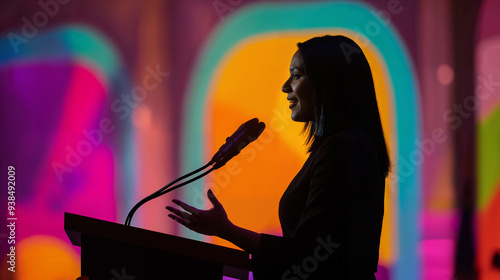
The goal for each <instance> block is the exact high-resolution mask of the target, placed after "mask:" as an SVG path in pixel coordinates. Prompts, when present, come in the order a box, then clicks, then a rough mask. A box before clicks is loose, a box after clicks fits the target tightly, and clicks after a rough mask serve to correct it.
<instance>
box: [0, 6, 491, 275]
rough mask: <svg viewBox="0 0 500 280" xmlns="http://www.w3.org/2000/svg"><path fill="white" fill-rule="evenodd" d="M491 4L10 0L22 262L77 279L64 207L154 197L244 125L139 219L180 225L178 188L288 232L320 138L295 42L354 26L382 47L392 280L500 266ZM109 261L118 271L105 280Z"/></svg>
mask: <svg viewBox="0 0 500 280" xmlns="http://www.w3.org/2000/svg"><path fill="white" fill-rule="evenodd" d="M498 12H500V2H499V1H496V0H483V1H466V0H457V1H452V0H440V1H433V0H421V1H410V0H371V1H251V0H213V1H212V0H184V1H160V0H146V1H132V0H127V1H123V0H122V1H118V0H113V1H77V0H73V1H71V0H40V1H16V2H13V1H10V2H9V1H6V2H2V3H0V106H1V107H0V116H1V118H0V125H1V131H2V135H3V137H2V139H1V141H2V145H1V148H0V152H1V154H0V162H1V165H0V168H3V169H4V172H5V173H4V174H5V175H4V176H5V177H4V178H5V179H4V188H3V190H2V189H0V198H1V200H0V209H2V210H1V211H0V213H1V214H0V219H1V220H2V221H4V223H5V224H7V217H9V213H8V211H7V209H8V207H7V202H8V195H9V194H8V190H7V180H8V167H9V166H13V167H14V168H15V174H16V175H15V176H16V192H15V202H16V208H15V217H16V218H17V221H16V239H15V240H16V244H15V245H16V272H15V273H12V272H10V271H8V270H7V268H8V266H9V265H8V263H7V260H8V257H7V254H8V253H9V250H8V247H9V245H8V236H9V234H10V232H9V231H8V228H6V227H3V228H0V259H1V260H2V261H1V263H0V279H33V278H37V279H76V278H77V277H78V276H79V269H80V255H79V254H80V250H79V248H78V247H75V246H72V245H71V244H70V242H69V239H68V238H67V236H66V234H65V232H64V229H63V224H64V221H63V216H64V212H72V213H76V214H80V215H85V216H89V217H94V218H98V219H102V220H107V221H112V222H118V223H123V222H124V220H125V216H126V215H127V213H128V210H129V209H130V208H131V207H132V206H133V205H134V204H135V203H136V202H137V201H138V200H140V199H141V198H142V197H145V196H146V195H149V194H150V193H152V192H154V191H155V190H156V189H157V188H159V187H161V186H163V185H165V184H166V183H168V182H170V181H171V180H173V179H174V178H176V177H178V176H180V175H181V174H184V173H186V172H188V171H191V170H194V169H196V168H198V167H200V166H201V165H203V164H204V163H206V162H207V161H208V160H209V159H210V158H211V156H212V155H213V154H214V152H215V151H216V150H217V149H218V147H219V146H220V145H221V144H222V143H223V142H224V141H225V138H226V137H227V136H229V135H230V134H231V133H232V132H233V131H234V130H235V129H236V128H237V127H238V126H239V125H240V124H241V123H243V122H245V121H247V120H249V119H251V118H254V117H258V118H259V119H260V120H261V121H264V122H265V123H266V125H267V128H266V130H265V131H264V133H263V134H262V135H261V137H260V138H259V139H258V140H256V141H255V142H254V143H252V144H250V145H249V146H248V147H247V148H246V149H245V150H243V151H242V152H241V154H240V155H238V156H237V157H235V158H234V159H233V160H232V161H231V162H229V163H228V164H227V165H226V166H224V167H223V168H221V169H219V170H217V171H215V172H214V173H212V174H211V175H209V176H208V177H207V178H205V179H204V180H202V181H199V182H197V183H193V184H191V185H189V186H186V187H184V188H183V189H179V190H176V191H174V192H172V193H170V194H168V195H167V196H165V197H161V198H158V199H156V200H153V201H151V202H149V203H148V204H146V205H144V206H143V207H142V208H141V209H140V210H139V211H138V212H137V213H136V215H135V216H134V220H133V222H132V224H133V225H134V226H139V227H143V228H146V229H150V230H155V231H160V232H164V233H169V234H175V235H180V236H184V237H187V238H193V239H198V240H204V241H206V242H212V243H216V244H220V245H224V246H230V247H234V245H232V244H230V243H228V242H226V241H224V240H220V239H218V238H207V237H204V236H200V235H198V234H194V233H193V232H190V231H187V230H185V229H184V228H180V227H177V226H176V224H175V223H174V222H173V221H171V220H169V219H168V218H167V213H166V210H165V209H164V207H165V206H166V205H167V204H170V200H171V199H172V198H179V199H182V200H184V201H186V202H188V203H190V204H192V205H195V206H197V207H200V208H202V207H210V205H208V204H207V199H206V196H205V192H206V190H207V189H208V188H210V189H212V190H213V191H214V193H215V194H216V195H217V197H218V198H219V200H220V201H221V202H222V203H223V205H224V206H225V208H226V211H227V212H228V214H229V217H230V219H231V220H232V221H233V222H234V223H236V224H238V225H240V226H243V227H246V228H249V229H252V230H254V231H257V232H266V233H271V234H277V235H279V234H280V233H281V232H280V227H279V222H278V216H277V208H278V201H279V198H280V196H281V194H282V193H283V191H284V190H285V188H286V186H287V185H288V183H289V182H290V180H291V179H292V178H293V176H294V174H295V173H296V172H297V171H298V170H299V169H300V167H301V165H302V163H303V162H304V161H305V159H306V157H307V154H306V152H305V147H304V146H303V142H304V138H303V136H301V135H300V132H301V129H302V125H301V124H297V123H293V122H292V121H291V119H290V115H289V114H290V112H289V109H288V104H287V101H286V99H285V94H283V93H282V92H281V91H280V88H281V85H282V84H283V82H284V81H285V80H286V78H287V76H288V66H289V63H290V59H291V56H292V55H293V53H294V52H295V50H296V43H297V42H301V41H304V40H307V39H308V38H310V37H313V36H318V35H324V34H342V35H345V36H348V37H351V38H353V39H354V40H355V41H356V42H358V44H359V45H360V46H361V47H362V49H363V51H364V52H365V54H366V55H367V58H368V60H369V62H370V65H371V68H372V72H373V76H374V82H375V87H376V91H377V99H378V103H379V108H380V110H381V117H382V122H383V126H384V130H385V133H386V137H387V140H388V144H389V148H390V154H391V159H392V161H393V168H392V173H391V174H390V176H389V178H388V180H387V188H386V206H385V209H386V212H385V217H384V225H383V232H382V240H381V248H380V261H379V270H378V272H377V279H378V280H389V279H391V280H399V279H404V280H407V279H408V280H412V279H426V280H432V279H436V280H438V279H439V280H447V279H450V280H451V279H455V277H456V279H485V280H490V279H491V280H493V279H500V268H499V267H495V265H494V262H493V259H494V255H495V253H497V252H500V224H499V223H498V220H499V219H500V141H499V140H500V67H499V66H498V62H499V61H500V22H499V20H498V17H497V14H498ZM112 278H113V275H112V274H111V273H110V279H112Z"/></svg>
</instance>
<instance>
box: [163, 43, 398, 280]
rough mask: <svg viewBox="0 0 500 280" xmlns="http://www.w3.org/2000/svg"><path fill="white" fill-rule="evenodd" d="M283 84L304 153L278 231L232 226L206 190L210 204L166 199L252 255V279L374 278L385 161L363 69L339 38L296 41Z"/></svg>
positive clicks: (357, 53) (179, 214) (354, 50)
mask: <svg viewBox="0 0 500 280" xmlns="http://www.w3.org/2000/svg"><path fill="white" fill-rule="evenodd" d="M289 70H290V77H289V78H288V80H287V81H286V82H285V83H284V85H283V87H282V91H283V92H284V93H286V94H287V99H288V100H289V101H290V109H291V118H292V119H293V120H294V121H296V122H304V123H305V125H304V131H303V132H304V133H305V134H306V136H307V137H306V144H307V145H308V152H309V156H308V159H307V160H306V162H305V163H304V165H303V167H302V168H301V170H300V171H299V172H298V173H297V175H296V176H295V178H294V179H293V180H292V181H291V183H290V185H289V186H288V188H287V189H286V191H285V192H284V194H283V196H282V197H281V200H280V204H279V218H280V223H281V228H282V232H283V236H282V237H279V236H272V235H268V234H259V233H256V232H253V231H250V230H247V229H244V228H241V227H238V226H236V225H234V224H233V223H231V221H230V220H229V219H228V218H227V214H226V212H225V210H224V208H223V206H222V205H221V204H220V202H219V201H218V200H217V198H216V197H215V196H214V194H213V193H212V192H211V190H209V191H208V194H207V195H208V199H209V200H210V201H211V202H212V204H213V208H212V209H210V210H200V209H196V208H194V207H192V206H190V205H187V204H185V203H183V202H181V201H178V200H173V202H174V203H175V204H177V205H178V206H179V207H180V208H182V209H183V210H182V209H179V208H173V207H170V206H167V209H168V210H169V211H171V212H172V214H170V215H169V217H171V218H172V219H174V220H175V221H177V222H179V223H180V224H182V225H184V226H186V227H187V228H189V229H191V230H194V231H196V232H199V233H201V234H206V235H215V236H218V237H220V238H223V239H226V240H228V241H230V242H232V243H234V244H235V245H237V246H239V247H240V248H242V249H243V250H245V251H247V252H249V253H251V254H252V270H253V275H254V279H256V280H259V279H294V280H296V279H353V280H358V279H359V280H361V279H363V280H366V279H370V280H372V279H375V276H374V273H375V272H376V270H377V264H378V255H379V244H380V234H381V229H382V219H383V214H384V189H385V178H386V176H387V174H388V171H389V167H390V160H389V156H388V152H387V146H386V142H385V138H384V133H383V130H382V125H381V122H380V115H379V111H378V106H377V100H376V96H375V89H374V86H373V78H372V74H371V70H370V66H369V64H368V62H367V60H366V58H365V56H364V54H363V52H362V50H361V48H360V47H359V46H358V45H357V44H356V43H355V42H353V41H352V40H351V39H349V38H346V37H344V36H323V37H315V38H312V39H309V40H307V41H306V42H303V43H299V44H298V50H297V52H296V53H295V54H294V56H293V58H292V61H291V64H290V69H289Z"/></svg>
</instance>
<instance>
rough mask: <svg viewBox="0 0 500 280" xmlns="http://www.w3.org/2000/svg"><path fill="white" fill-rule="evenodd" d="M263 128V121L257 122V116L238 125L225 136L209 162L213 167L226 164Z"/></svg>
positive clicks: (255, 137) (264, 126)
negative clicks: (222, 143)
mask: <svg viewBox="0 0 500 280" xmlns="http://www.w3.org/2000/svg"><path fill="white" fill-rule="evenodd" d="M265 128H266V125H265V124H264V123H263V122H259V119H257V118H253V119H251V120H249V121H247V122H246V123H244V124H242V125H241V126H240V127H238V129H237V130H236V131H235V132H234V133H233V134H232V135H231V136H229V137H228V138H226V143H224V145H222V146H221V147H220V148H219V150H218V151H217V153H215V155H214V156H213V157H212V160H211V161H210V162H211V163H215V165H214V166H213V168H214V169H218V168H220V167H222V166H223V165H224V164H226V162H228V161H229V160H230V159H232V158H233V157H234V156H236V155H237V154H239V153H240V151H241V150H242V149H243V148H245V147H246V146H247V145H248V144H250V142H253V141H254V140H255V139H257V138H258V137H259V136H260V134H261V133H262V131H264V129H265Z"/></svg>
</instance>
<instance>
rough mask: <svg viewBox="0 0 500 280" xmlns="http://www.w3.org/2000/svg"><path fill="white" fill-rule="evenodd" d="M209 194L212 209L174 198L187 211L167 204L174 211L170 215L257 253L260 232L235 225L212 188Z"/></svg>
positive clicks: (178, 220) (179, 221) (174, 218)
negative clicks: (191, 204)
mask: <svg viewBox="0 0 500 280" xmlns="http://www.w3.org/2000/svg"><path fill="white" fill-rule="evenodd" d="M207 196H208V199H209V200H210V202H211V203H212V205H213V207H212V208H211V209H209V210H200V209H197V208H194V207H192V206H190V205H188V204H186V203H184V202H182V201H179V200H176V199H174V200H172V201H173V202H174V203H175V204H177V205H179V206H180V207H181V208H182V209H184V210H186V211H187V212H185V211H182V210H179V209H176V208H173V207H170V206H167V207H166V208H167V210H169V211H170V212H172V213H173V214H169V215H168V216H169V217H170V218H172V219H173V220H175V221H176V222H178V223H180V224H181V225H184V226H185V227H187V228H189V229H191V230H193V231H196V232H198V233H201V234H205V235H213V236H217V237H220V238H222V239H225V240H227V241H229V242H231V243H233V244H234V245H236V246H238V247H240V248H241V249H243V250H245V251H247V252H249V253H255V252H256V251H257V249H258V248H259V244H260V234H258V233H256V232H254V231H250V230H248V229H244V228H241V227H239V226H236V225H234V224H233V223H232V222H231V221H230V220H229V219H228V217H227V214H226V211H225V210H224V207H223V206H222V204H221V203H220V202H219V201H218V200H217V198H216V197H215V195H214V194H213V193H212V191H211V190H209V191H208V193H207Z"/></svg>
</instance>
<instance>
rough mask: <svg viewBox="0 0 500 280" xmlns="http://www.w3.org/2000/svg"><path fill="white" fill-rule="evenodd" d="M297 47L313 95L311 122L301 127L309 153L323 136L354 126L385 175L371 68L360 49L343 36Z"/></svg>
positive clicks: (384, 153) (385, 155) (386, 163)
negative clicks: (365, 136) (368, 143)
mask: <svg viewBox="0 0 500 280" xmlns="http://www.w3.org/2000/svg"><path fill="white" fill-rule="evenodd" d="M297 45H298V47H299V50H300V52H301V54H302V58H303V60H304V68H305V72H306V75H307V77H308V78H309V80H310V81H311V83H312V85H313V90H314V96H315V102H314V106H315V108H314V120H313V121H309V122H306V124H305V126H304V132H305V133H306V134H307V140H306V144H307V145H309V152H313V151H314V150H316V149H317V148H318V147H319V145H320V144H321V142H322V141H323V140H324V139H325V138H326V137H328V136H330V135H334V134H337V133H339V132H341V131H344V130H346V129H349V128H353V127H357V128H360V129H363V130H364V131H366V132H367V133H368V135H370V137H371V138H372V140H373V142H374V143H375V145H376V147H377V151H378V158H379V161H380V167H381V171H382V172H383V173H384V175H385V176H386V175H387V173H388V171H389V169H390V159H389V155H388V152H387V145H386V141H385V137H384V132H383V130H382V123H381V121H380V114H379V111H378V105H377V98H376V96H375V87H374V86H373V78H372V73H371V70H370V65H369V64H368V61H367V60H366V57H365V55H364V54H363V51H362V50H361V48H360V47H359V46H358V45H357V44H356V43H355V42H354V41H352V40H351V39H349V38H347V37H344V36H323V37H315V38H312V39H309V40H307V41H305V42H303V43H298V44H297Z"/></svg>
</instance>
